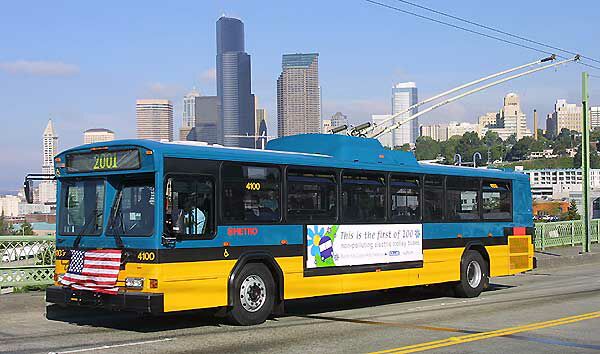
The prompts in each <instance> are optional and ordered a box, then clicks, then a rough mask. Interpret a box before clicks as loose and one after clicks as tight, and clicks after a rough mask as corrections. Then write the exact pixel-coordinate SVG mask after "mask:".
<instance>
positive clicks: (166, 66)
mask: <svg viewBox="0 0 600 354" xmlns="http://www.w3.org/2000/svg"><path fill="white" fill-rule="evenodd" d="M381 1H384V2H386V3H388V4H390V5H392V6H397V7H401V8H403V9H408V10H413V11H418V10H416V9H414V8H410V7H409V6H407V5H404V4H402V3H400V2H398V1H396V0H381ZM413 1H414V2H417V3H419V4H421V5H424V6H428V7H433V8H435V9H437V10H441V11H446V12H449V13H451V14H453V15H457V16H461V17H466V18H468V19H470V20H473V21H477V22H480V23H484V24H487V25H489V26H494V27H497V28H499V29H502V30H504V31H508V32H513V33H516V34H519V35H523V36H527V37H529V38H532V39H535V40H538V41H541V42H546V43H549V44H552V45H554V46H557V47H561V48H566V49H568V50H571V51H575V52H581V53H582V54H584V55H586V56H588V57H593V58H597V59H599V60H600V42H599V41H598V38H600V26H598V25H597V21H598V18H597V14H598V12H599V11H600V2H598V1H595V0H584V1H578V2H573V3H571V2H569V3H568V6H566V5H565V4H566V3H565V2H564V1H561V0H545V1H537V0H536V1H522V0H503V1H501V2H499V1H486V2H481V1H476V0H456V1H441V0H413ZM482 4H484V5H482ZM421 13H422V12H421ZM223 14H225V15H227V16H232V17H238V18H240V19H242V21H243V22H244V24H245V34H246V52H247V53H248V54H250V56H251V60H252V91H253V92H254V93H255V94H256V96H258V99H259V107H263V108H266V109H267V112H268V119H269V124H268V126H269V130H270V132H275V131H276V115H277V112H276V80H277V76H278V75H279V73H280V71H281V55H282V54H284V53H302V52H318V53H319V80H320V85H321V87H322V96H323V97H322V100H323V109H322V110H323V116H324V117H328V116H331V115H332V114H333V113H335V112H336V111H341V112H343V113H344V114H346V115H348V117H349V119H350V122H351V123H355V124H356V123H361V122H365V121H368V120H370V116H371V114H386V113H389V112H390V110H391V87H392V85H393V84H394V83H397V82H404V81H415V82H416V83H417V86H418V89H419V96H420V99H424V98H426V97H430V96H433V95H435V94H436V93H439V92H441V91H444V90H446V89H449V88H452V87H455V86H458V85H459V84H461V83H464V82H467V81H471V80H473V79H476V78H479V77H482V76H485V75H488V74H491V73H494V72H497V71H500V70H502V69H506V68H510V67H513V66H517V65H520V64H524V63H527V62H530V61H533V60H536V59H539V58H542V57H544V56H545V55H544V54H540V53H537V52H534V51H531V50H528V49H524V48H520V47H515V46H512V45H508V44H505V43H500V42H497V41H493V40H491V39H486V38H482V37H479V36H475V35H473V34H469V33H465V32H462V31H458V30H454V29H450V28H447V27H444V26H441V25H439V24H435V23H431V22H428V21H425V20H422V19H419V18H415V17H412V16H408V15H405V14H401V13H398V12H395V11H392V10H390V9H385V8H382V7H379V6H376V5H373V4H370V3H368V2H366V1H364V0H328V1H323V0H303V1H274V0H273V1H263V0H253V1H243V0H227V1H225V0H219V1H209V0H200V1H199V0H196V1H170V2H164V1H127V2H124V1H108V0H107V1H102V2H84V1H60V0H55V1H41V0H40V1H29V2H20V1H11V2H5V3H3V5H2V10H1V11H0V152H1V153H0V166H1V167H0V190H16V189H17V188H19V186H20V185H21V183H22V179H23V177H24V175H25V174H26V173H29V172H39V171H40V170H41V163H42V152H41V144H42V139H41V136H42V132H43V130H44V128H45V126H46V123H47V120H48V119H49V118H50V117H51V118H52V119H53V122H54V124H55V129H56V131H57V133H58V135H59V149H60V150H64V149H67V148H69V147H73V146H76V145H80V144H82V143H83V131H84V130H86V129H89V128H99V127H101V128H108V129H111V130H113V131H115V132H116V134H117V138H133V137H135V100H136V99H139V98H166V99H170V100H172V101H173V103H174V106H175V113H174V122H175V128H176V129H175V131H176V132H177V130H178V127H179V125H180V124H181V119H182V118H181V105H182V98H183V95H185V94H186V93H187V92H189V91H190V90H191V89H192V87H196V88H197V89H198V90H199V91H200V92H201V93H202V94H203V95H215V94H216V81H215V60H216V59H215V55H216V48H215V47H216V40H215V23H216V20H217V19H218V18H219V17H220V16H221V15H223ZM596 64H597V65H598V66H600V64H598V63H596ZM584 70H589V71H590V73H591V74H593V75H596V76H598V78H596V77H593V78H592V79H591V81H590V87H591V92H590V95H591V103H592V105H593V104H594V103H596V104H598V105H600V70H594V69H589V68H585V67H583V66H581V65H576V64H571V65H568V66H564V67H561V68H559V69H556V70H554V69H551V70H547V71H544V72H541V73H538V74H534V75H532V76H527V77H524V78H521V79H518V80H516V81H513V82H509V83H506V84H503V85H501V86H499V87H496V88H493V89H489V90H486V91H483V92H481V93H478V94H475V95H473V96H470V97H469V98H466V99H463V100H460V101H458V102H456V103H453V104H450V105H448V106H446V107H445V108H442V109H439V110H436V111H433V112H431V113H430V114H427V115H424V116H422V117H421V118H419V119H420V123H421V124H431V123H434V122H448V121H466V122H476V120H477V117H478V116H479V115H482V114H484V113H486V112H491V111H497V110H499V109H500V107H501V104H502V98H503V96H504V95H506V94H507V93H509V92H516V93H517V94H518V95H519V96H520V97H521V104H522V108H523V110H524V112H525V113H526V114H527V117H528V120H529V121H530V126H531V119H532V115H533V114H532V111H533V109H534V108H536V109H537V110H538V112H539V113H540V117H541V118H543V117H545V116H546V114H547V113H550V112H552V110H553V104H554V101H555V100H556V99H557V98H565V99H567V100H568V101H569V102H575V103H579V102H580V101H581V72H582V71H584ZM541 125H542V126H544V123H542V124H541Z"/></svg>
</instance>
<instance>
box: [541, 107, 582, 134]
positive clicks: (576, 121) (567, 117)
mask: <svg viewBox="0 0 600 354" xmlns="http://www.w3.org/2000/svg"><path fill="white" fill-rule="evenodd" d="M581 113H582V108H581V106H578V105H576V104H575V103H567V100H564V99H559V100H556V104H554V112H553V113H552V116H551V117H550V118H549V119H548V120H546V129H547V130H548V131H549V132H550V134H551V135H553V136H556V135H558V134H560V132H561V131H562V130H563V129H569V130H575V131H577V132H580V133H581V132H582V131H583V128H582V123H583V122H582V119H581Z"/></svg>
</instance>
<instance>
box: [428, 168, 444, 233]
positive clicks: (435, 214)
mask: <svg viewBox="0 0 600 354" xmlns="http://www.w3.org/2000/svg"><path fill="white" fill-rule="evenodd" d="M423 220H425V221H434V222H440V221H442V220H444V177H443V176H425V179H424V181H423Z"/></svg>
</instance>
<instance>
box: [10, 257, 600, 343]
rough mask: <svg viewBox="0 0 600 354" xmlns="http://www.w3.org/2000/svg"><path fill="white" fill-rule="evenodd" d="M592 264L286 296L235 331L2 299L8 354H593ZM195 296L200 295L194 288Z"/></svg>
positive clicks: (186, 320) (599, 337)
mask: <svg viewBox="0 0 600 354" xmlns="http://www.w3.org/2000/svg"><path fill="white" fill-rule="evenodd" d="M599 268H600V263H595V264H587V265H579V266H573V267H566V268H560V269H552V270H542V269H539V270H536V271H533V272H529V273H527V274H520V275H517V276H511V277H503V278H494V279H492V287H491V289H490V290H489V291H486V292H484V293H483V294H482V295H481V296H480V297H478V298H474V299H458V298H453V297H450V296H446V295H444V293H443V292H440V291H439V289H431V288H415V289H395V290H391V291H386V292H370V293H361V294H354V295H344V296H331V297H326V298H318V299H310V300H301V301H293V302H288V303H287V304H286V312H287V314H286V315H285V316H282V317H279V318H276V319H273V320H269V321H268V322H267V323H265V324H263V325H260V326H254V327H236V326H230V325H226V324H223V323H222V322H221V321H219V320H215V319H213V318H212V317H211V316H210V313H208V312H204V311H197V312H189V313H181V314H177V315H165V316H160V317H138V316H136V315H133V314H126V313H107V312H101V311H93V310H78V311H65V310H62V309H58V308H54V307H50V308H49V309H48V315H47V316H46V314H45V304H44V299H43V294H41V293H26V294H10V295H3V296H0V352H7V353H49V352H55V353H100V354H103V353H144V352H152V353H157V352H165V353H200V352H202V353H231V352H262V353H284V352H285V353H372V352H385V353H406V352H423V351H424V352H427V353H448V352H452V353H482V352H484V353H502V354H507V353H566V352H568V353H600V276H599V275H598V273H599V272H598V269H599ZM199 296H201V294H199Z"/></svg>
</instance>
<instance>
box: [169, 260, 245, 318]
mask: <svg viewBox="0 0 600 354" xmlns="http://www.w3.org/2000/svg"><path fill="white" fill-rule="evenodd" d="M235 262H236V261H235V260H227V261H225V260H219V261H203V262H181V263H163V264H161V265H160V267H161V273H162V278H161V281H160V283H159V286H160V289H161V292H163V293H164V298H165V300H164V301H165V303H164V310H165V312H169V311H182V310H191V309H198V308H208V307H218V306H226V305H227V282H228V279H229V274H230V273H231V270H232V269H233V266H234V265H235Z"/></svg>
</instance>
